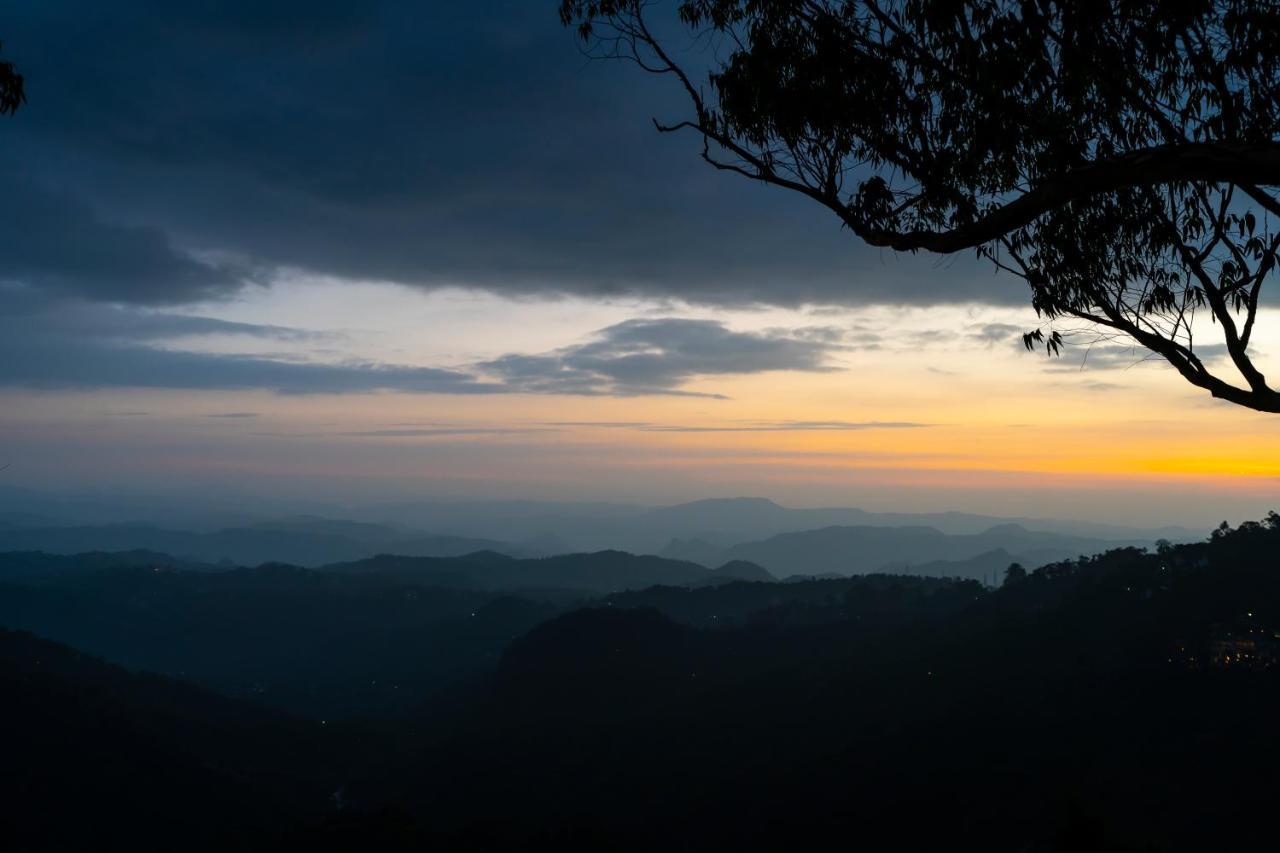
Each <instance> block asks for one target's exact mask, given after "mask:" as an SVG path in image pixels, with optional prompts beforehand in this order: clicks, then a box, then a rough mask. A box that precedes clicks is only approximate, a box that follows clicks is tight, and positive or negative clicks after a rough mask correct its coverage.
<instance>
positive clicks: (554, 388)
mask: <svg viewBox="0 0 1280 853" xmlns="http://www.w3.org/2000/svg"><path fill="white" fill-rule="evenodd" d="M23 306H24V309H25V310H24V311H22V312H19V313H15V314H13V315H9V316H0V385H4V386H13V387H31V388H114V387H137V388H185V389H267V390H271V391H276V392H278V393H282V394H346V393H365V392H372V391H402V392H409V393H423V394H506V393H529V394H578V395H613V396H639V395H645V394H663V395H678V396H701V397H711V398H719V397H721V395H719V394H716V393H714V392H701V391H690V390H687V389H685V388H684V387H683V386H685V385H686V384H687V383H688V382H690V381H691V380H694V379H697V378H700V377H709V376H711V377H713V376H727V375H741V374H751V373H761V372H765V371H771V370H798V371H828V370H833V369H835V368H834V367H833V366H832V365H831V364H830V363H829V359H830V357H831V356H832V355H834V354H835V353H837V352H839V351H842V350H844V349H848V347H846V346H845V345H844V344H842V343H840V342H838V340H836V339H835V338H834V337H833V336H831V335H827V334H823V335H813V334H810V333H808V332H807V331H805V330H802V331H801V333H800V334H798V335H789V334H788V333H786V332H785V331H783V330H770V331H766V332H758V333H757V332H736V331H732V330H730V329H727V328H725V327H724V326H723V325H722V324H720V323H717V322H713V321H708V320H684V319H676V318H663V319H638V320H629V321H626V322H623V323H619V324H617V325H614V326H610V327H609V328H606V329H603V330H602V331H600V332H599V333H598V334H597V335H596V336H595V337H594V338H592V339H591V340H589V341H587V342H586V343H583V344H579V345H577V346H572V347H566V348H564V349H560V350H556V351H553V352H550V353H539V354H518V353H512V354H508V355H504V356H502V357H500V358H497V359H493V360H490V361H485V362H482V363H479V364H476V365H471V366H467V367H462V368H437V367H421V366H411V365H398V364H383V363H376V362H370V361H346V362H340V363H321V362H315V361H304V360H299V359H295V358H291V357H288V356H277V355H262V354H243V353H241V354H228V353H224V352H207V351H193V350H191V349H190V348H181V347H179V346H177V344H178V343H180V342H181V341H182V339H184V338H186V337H189V336H222V337H225V336H228V335H231V336H246V335H247V336H250V337H252V338H256V339H268V340H282V341H291V340H309V339H310V338H312V337H313V336H315V335H316V333H312V332H309V331H306V330H298V329H291V328H287V327H280V326H270V325H255V324H248V323H234V322H227V321H222V320H216V319H211V318H206V317H196V316H187V315H179V314H172V313H165V312H154V311H148V312H143V311H139V310H137V309H122V308H119V307H117V306H110V305H100V304H94V303H85V302H79V301H72V302H68V301H65V300H52V301H49V302H46V303H43V304H41V303H39V301H38V300H35V299H28V300H26V301H24V302H23ZM253 416H254V413H251V412H231V413H224V414H220V415H212V416H211V417H224V418H234V417H253ZM405 426H406V427H412V429H407V430H405V431H402V432H401V434H403V435H417V434H423V433H421V431H420V428H421V426H422V425H420V424H410V425H405ZM380 434H383V435H390V434H392V433H389V432H386V431H383V432H381V433H380Z"/></svg>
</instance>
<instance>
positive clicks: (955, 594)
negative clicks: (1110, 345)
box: [312, 519, 1280, 851]
mask: <svg viewBox="0 0 1280 853" xmlns="http://www.w3.org/2000/svg"><path fill="white" fill-rule="evenodd" d="M1276 521H1277V520H1276V519H1273V520H1272V521H1271V523H1270V525H1269V526H1253V527H1248V528H1246V529H1243V530H1241V531H1238V532H1234V533H1232V534H1230V535H1223V536H1219V537H1218V538H1216V539H1215V540H1214V541H1213V542H1211V543H1207V544H1204V545H1197V546H1188V547H1183V548H1174V549H1169V550H1166V551H1165V552H1163V553H1159V554H1146V553H1143V552H1140V551H1137V550H1121V551H1116V552H1112V553H1111V554H1108V555H1106V556H1104V557H1099V558H1093V559H1089V560H1083V561H1078V562H1070V563H1062V564H1055V565H1052V566H1048V567H1045V568H1044V569H1042V570H1040V571H1038V572H1036V573H1034V574H1033V575H1031V576H1030V577H1029V578H1027V579H1025V580H1022V581H1020V582H1017V581H1015V582H1012V583H1010V584H1009V585H1008V586H1006V587H1005V588H1004V589H1002V590H1001V591H999V592H998V593H995V594H984V593H983V592H982V591H981V589H980V588H979V587H978V586H977V584H974V583H958V584H946V583H941V582H932V583H929V582H926V581H925V580H924V579H904V580H903V582H901V583H893V582H892V581H888V582H885V583H880V584H874V585H870V586H868V585H860V586H857V587H854V588H851V589H850V590H849V591H848V593H847V594H846V595H845V596H844V597H843V598H836V599H835V600H833V601H831V602H830V604H829V605H827V607H826V610H827V618H826V619H825V620H823V619H820V618H817V617H816V614H815V613H814V612H813V609H812V608H810V610H809V616H808V618H806V619H804V620H799V621H797V620H791V621H787V620H781V621H779V620H774V621H772V622H768V621H766V622H764V623H759V622H757V623H756V624H753V625H751V626H748V627H738V628H733V629H730V630H706V629H697V628H693V627H690V626H689V625H686V624H681V623H678V622H675V621H673V620H671V619H670V618H668V617H667V616H664V615H663V614H662V613H659V612H657V611H655V610H629V609H622V608H617V607H607V606H606V607H602V608H594V609H589V610H583V611H577V612H574V613H570V614H566V615H564V616H561V617H559V618H557V619H555V620H553V621H551V622H549V623H547V624H545V625H543V626H540V627H539V628H537V629H536V630H535V631H533V632H531V633H530V634H529V635H527V636H526V637H525V638H523V639H522V640H521V641H519V642H518V643H516V644H513V645H512V646H511V648H510V649H509V650H508V653H507V655H506V656H505V658H504V660H503V664H502V667H501V669H500V673H499V676H498V679H497V681H496V683H495V684H494V686H493V688H492V691H491V693H490V694H489V695H488V697H487V698H486V699H484V700H482V701H480V702H478V703H477V704H476V705H474V706H472V707H469V708H468V710H467V713H466V714H465V715H463V716H462V717H460V718H459V719H457V720H455V721H454V722H453V724H452V725H451V726H448V727H446V728H444V729H442V730H440V731H439V732H438V733H437V735H436V740H435V742H434V745H433V746H432V747H431V748H429V749H427V750H426V751H425V752H423V753H421V754H419V755H417V756H416V757H415V758H413V759H412V760H411V761H409V762H408V763H407V764H406V765H405V766H403V767H401V768H400V769H399V770H397V771H396V772H394V773H391V774H389V775H387V776H384V777H381V778H380V779H369V780H367V781H366V782H365V783H364V784H362V785H355V786H353V788H352V791H353V803H355V804H356V806H355V808H354V809H353V810H351V811H349V812H348V813H347V814H346V815H345V816H344V817H343V818H342V819H341V821H340V824H341V828H342V831H345V832H347V833H351V834H354V835H356V836H358V835H359V834H360V833H361V832H363V831H366V829H369V830H370V831H371V827H373V826H377V825H379V819H376V818H372V817H367V816H362V814H361V808H362V807H366V806H367V807H373V806H374V805H375V804H380V805H385V804H386V803H388V802H390V803H395V804H398V806H399V807H400V808H401V809H403V811H402V812H401V813H400V817H399V820H400V821H401V823H400V824H398V826H399V831H400V832H401V833H402V834H404V835H405V836H406V837H407V838H410V839H411V841H406V847H407V848H410V847H413V846H414V845H426V846H430V845H432V844H435V845H439V846H443V847H448V848H450V849H530V848H532V849H555V850H561V851H564V850H578V849H581V850H588V849H605V848H608V849H635V850H651V849H667V848H671V847H673V846H674V847H677V848H678V849H688V850H721V849H770V850H777V849H816V848H818V847H819V846H821V847H824V848H825V847H827V846H829V845H831V844H833V843H835V844H838V845H839V846H841V847H848V848H851V849H984V850H1009V851H1014V850H1033V851H1035V850H1134V851H1137V850H1205V849H1262V848H1265V847H1268V846H1269V845H1270V840H1271V839H1272V834H1273V825H1272V816H1273V804H1274V801H1275V797H1276V794H1277V788H1276V782H1275V779H1274V768H1275V767H1276V766H1277V763H1278V762H1280V734H1278V733H1277V729H1276V725H1275V721H1274V709H1275V708H1276V707H1277V702H1280V678H1278V677H1277V676H1278V674H1280V670H1278V669H1277V658H1276V648H1275V647H1276V642H1277V637H1276V632H1277V631H1280V570H1278V567H1277V565H1276V554H1277V553H1280V525H1277V523H1276ZM366 822H367V823H366ZM409 827H411V829H410V828H409ZM320 837H321V836H317V838H314V839H312V841H316V842H317V843H318V840H319V838H320Z"/></svg>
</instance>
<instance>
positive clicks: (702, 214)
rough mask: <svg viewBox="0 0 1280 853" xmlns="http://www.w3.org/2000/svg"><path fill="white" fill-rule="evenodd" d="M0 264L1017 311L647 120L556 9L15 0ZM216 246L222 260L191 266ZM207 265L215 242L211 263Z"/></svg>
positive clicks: (70, 279)
mask: <svg viewBox="0 0 1280 853" xmlns="http://www.w3.org/2000/svg"><path fill="white" fill-rule="evenodd" d="M5 28H6V30H5V33H4V39H5V47H6V52H7V53H9V54H10V55H11V57H12V58H13V60H14V61H15V62H17V63H18V64H19V66H20V67H21V68H22V69H23V71H24V73H25V74H26V76H27V78H28V80H29V86H30V90H29V97H30V104H29V106H28V107H27V108H24V109H23V110H22V111H20V112H19V113H18V115H17V116H16V117H15V118H13V119H11V120H7V121H6V123H5V126H4V129H3V132H4V133H5V136H6V146H7V148H8V150H9V152H10V153H9V154H8V155H7V156H6V163H7V164H21V167H20V168H21V174H17V173H16V172H15V168H17V167H14V166H12V165H9V166H6V167H5V168H6V169H7V170H8V171H7V172H6V173H4V174H0V191H3V192H4V193H5V195H6V201H7V203H6V206H5V210H6V212H5V213H3V214H0V216H2V217H4V219H3V222H0V225H3V227H2V228H0V234H3V235H4V236H3V237H0V240H2V241H3V242H0V252H3V253H4V256H5V258H6V261H7V264H6V266H5V271H4V273H3V275H4V276H5V277H6V278H8V279H10V280H17V281H20V282H22V283H24V284H27V285H29V286H33V287H40V288H46V289H49V290H51V291H56V292H58V293H61V294H74V295H77V296H81V297H85V298H93V299H100V300H103V301H111V302H117V303H131V304H147V305H162V304H180V303H184V302H195V301H201V300H207V299H210V298H217V297H219V296H222V295H226V294H227V293H229V292H233V291H234V290H235V289H236V288H238V287H240V286H241V284H242V283H243V282H244V281H246V280H248V279H255V280H267V279H269V278H270V277H271V275H272V271H273V270H276V269H280V268H290V269H302V270H309V271H312V272H316V273H322V274H326V275H333V276H338V277H346V278H356V279H373V280H388V281H396V282H401V283H406V284H410V285H416V286H422V287H435V286H439V285H442V284H465V285H468V286H475V287H481V288H487V289H490V290H493V291H495V292H499V293H506V294H513V295H522V294H530V293H549V292H572V293H578V294H586V295H593V296H614V295H618V294H632V295H642V296H648V297H662V298H668V297H674V298H681V299H686V300H690V301H695V302H704V303H733V304H742V303H755V302H761V303H771V304H779V305H797V304H802V303H830V302H837V303H847V304H858V303H866V302H874V301H885V300H888V301H894V302H908V303H931V302H955V301H966V300H987V301H993V300H994V301H1007V300H1014V301H1020V300H1021V299H1022V298H1023V294H1022V290H1021V288H1020V286H1018V285H1017V284H1016V283H1014V282H1010V281H1006V280H1004V279H1002V278H993V277H992V276H991V275H990V273H989V271H987V270H986V269H985V268H983V267H981V266H979V265H976V264H974V263H972V262H971V261H970V260H969V259H955V260H952V261H948V262H947V265H946V266H945V267H942V266H938V265H937V264H936V263H935V262H934V261H932V260H929V259H925V258H917V259H903V260H900V261H896V260H894V259H893V258H892V256H886V255H884V254H883V253H880V252H877V251H873V250H869V249H867V248H865V247H862V246H860V245H858V244H857V242H856V241H855V240H853V239H852V238H851V237H849V235H847V234H846V233H842V232H841V230H840V227H839V223H838V222H837V221H836V220H835V218H834V217H831V216H830V215H829V214H827V213H825V212H823V211H821V210H818V209H816V207H815V206H813V205H812V204H810V203H808V202H806V201H805V200H803V199H799V198H793V197H790V196H789V195H788V194H786V193H782V192H780V191H770V190H768V189H765V188H762V187H759V186H755V185H753V184H750V183H748V182H745V181H741V180H736V179H734V178H732V177H730V176H725V175H720V174H717V173H714V172H712V171H711V170H709V169H707V168H706V167H705V166H704V165H703V164H702V163H701V162H700V161H699V160H698V157H697V144H696V140H693V139H685V138H671V137H660V136H658V135H656V134H655V133H654V131H653V129H652V127H651V126H650V124H649V119H650V117H651V116H654V115H661V116H670V115H676V114H679V112H680V111H681V109H682V108H683V104H682V102H681V100H680V97H679V96H678V93H676V92H675V91H674V90H673V89H672V88H670V87H669V86H666V85H663V84H664V83H666V82H668V81H661V80H655V79H652V78H649V77H647V76H646V75H644V74H642V73H640V72H638V71H636V70H635V69H634V68H630V67H627V66H624V65H622V64H608V63H590V64H588V63H586V62H585V61H584V60H583V58H582V57H581V56H580V55H579V54H578V52H577V49H576V43H575V41H574V39H573V37H572V35H571V34H570V33H568V32H565V31H564V30H562V29H561V27H560V26H559V24H558V22H557V20H556V16H555V9H554V4H545V3H529V2H526V0H495V2H491V3H485V4H425V3H418V2H411V0H370V2H367V3H362V4H349V3H337V2H333V0H320V2H311V3H306V4H303V3H300V2H295V0H286V2H277V3H270V4H262V3H259V2H250V1H249V0H226V1H225V2H219V3H206V2H198V3H150V2H142V0H135V2H132V3H131V2H124V3H113V4H90V5H88V6H86V5H84V4H78V3H76V4H73V3H72V2H71V0H49V2H46V3H39V4H34V3H33V4H23V5H22V6H21V8H18V9H15V10H11V13H10V14H9V15H8V16H7V17H6V21H5ZM211 258H217V259H219V260H217V261H214V260H210V259H211ZM226 259H235V262H234V263H232V262H229V261H227V260H226Z"/></svg>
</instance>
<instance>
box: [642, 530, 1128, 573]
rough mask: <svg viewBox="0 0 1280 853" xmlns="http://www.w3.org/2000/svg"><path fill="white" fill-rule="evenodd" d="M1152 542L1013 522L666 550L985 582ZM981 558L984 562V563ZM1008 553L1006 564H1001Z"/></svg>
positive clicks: (788, 566) (675, 544) (769, 565)
mask: <svg viewBox="0 0 1280 853" xmlns="http://www.w3.org/2000/svg"><path fill="white" fill-rule="evenodd" d="M1146 544H1149V543H1146V542H1144V541H1141V540H1139V541H1112V540H1106V539H1094V538H1089V537H1083V536H1072V535H1068V534H1061V533H1052V532H1045V531H1036V530H1027V529H1026V528H1025V527H1023V526H1021V525H1019V524H1009V523H1006V524H1000V525H996V526H994V527H991V528H990V529H988V530H985V531H983V532H981V533H977V534H948V533H943V532H941V531H939V530H937V529H935V528H932V527H922V526H912V527H872V526H831V527H823V528H818V529H816V530H804V531H797V532H792V533H779V534H777V535H775V536H771V537H769V538H767V539H759V540H755V541H750V542H742V543H739V544H736V545H731V546H729V547H725V548H717V547H715V546H714V545H712V544H711V543H709V542H706V541H705V540H673V541H672V543H670V545H669V546H668V548H666V549H664V550H663V551H662V553H663V555H664V556H669V557H679V558H681V559H687V560H692V561H696V562H701V563H702V564H703V565H708V564H719V563H724V562H726V561H730V560H745V561H748V562H751V563H755V564H757V565H760V566H763V567H764V568H766V569H768V570H769V571H770V572H772V573H773V574H774V575H777V576H779V577H787V576H789V575H827V574H835V575H844V576H848V575H856V574H869V573H872V572H897V573H904V574H917V573H919V574H928V575H941V574H945V575H950V576H957V577H975V578H978V579H985V578H989V577H990V574H991V572H992V571H996V570H997V569H1002V568H1004V567H1006V566H1008V563H1009V562H1014V561H1017V562H1023V563H1026V564H1027V565H1030V566H1038V565H1042V564H1044V563H1049V562H1053V561H1055V560H1063V559H1068V558H1072V557H1078V556H1081V555H1088V554H1095V553H1100V552H1102V551H1106V550H1108V549H1109V548H1115V547H1121V546H1126V545H1138V546H1142V545H1146ZM980 556H983V557H984V559H983V560H978V559H977V558H979V557H980ZM1006 557H1007V558H1008V560H1007V561H1006V562H1005V563H1004V566H996V565H995V562H996V561H998V560H1004V559H1005V558H1006Z"/></svg>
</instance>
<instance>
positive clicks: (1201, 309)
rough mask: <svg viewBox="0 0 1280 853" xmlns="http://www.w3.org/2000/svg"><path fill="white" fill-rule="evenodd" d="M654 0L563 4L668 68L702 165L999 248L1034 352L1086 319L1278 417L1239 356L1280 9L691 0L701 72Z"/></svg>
mask: <svg viewBox="0 0 1280 853" xmlns="http://www.w3.org/2000/svg"><path fill="white" fill-rule="evenodd" d="M659 8H660V4H658V3H655V2H651V0H563V2H562V3H561V8H560V14H561V18H562V20H563V21H564V22H565V23H566V24H567V25H573V26H576V28H577V30H578V32H579V34H580V35H581V37H582V38H583V39H584V40H585V42H586V43H587V45H588V49H589V50H590V51H591V52H592V53H593V54H595V55H600V56H607V57H613V58H624V59H629V60H633V61H635V62H637V63H638V64H639V65H640V66H641V67H642V68H644V69H645V70H647V71H650V72H653V73H657V74H662V75H668V76H671V77H673V78H675V79H676V80H677V81H678V82H679V84H680V85H681V87H682V88H683V90H684V92H685V94H686V95H687V98H688V102H689V107H690V112H689V114H688V116H687V117H686V118H684V119H683V120H680V121H675V122H672V123H668V124H659V129H660V130H663V131H677V130H691V131H693V132H695V133H698V134H700V135H701V136H702V138H703V140H704V147H703V157H704V159H705V160H707V162H708V163H710V164H711V165H713V166H715V167H716V168H718V169H722V170H726V171H730V172H736V173H739V174H741V175H745V176H747V177H749V178H752V179H756V180H760V181H763V182H765V183H768V184H772V185H775V186H780V187H784V188H786V189H790V190H793V191H795V192H799V193H801V194H803V195H805V196H807V197H808V198H810V199H812V200H813V201H816V202H818V203H819V204H821V205H823V206H824V207H826V208H827V209H829V210H830V211H831V212H833V213H834V214H835V215H836V216H838V217H839V219H840V220H841V222H842V223H843V224H844V226H845V227H847V228H848V229H849V230H850V231H852V232H853V233H854V234H855V235H856V236H858V237H859V238H861V239H862V240H864V241H866V242H867V243H870V244H872V245H875V246H882V247H887V248H891V249H895V250H899V251H908V252H915V251H920V250H924V251H929V252H938V253H954V252H959V251H966V250H972V251H976V252H977V253H978V254H980V255H981V256H982V257H984V258H988V259H990V260H991V261H992V262H993V263H995V264H996V265H997V266H998V267H999V268H1000V269H1002V270H1005V271H1007V272H1010V273H1012V274H1014V275H1017V276H1019V277H1021V278H1022V279H1024V280H1025V281H1026V282H1027V284H1028V285H1029V286H1030V289H1031V300H1032V304H1033V306H1034V308H1035V309H1036V311H1037V312H1038V314H1039V315H1040V316H1041V317H1042V318H1044V320H1045V328H1043V329H1036V330H1035V331H1033V332H1030V333H1029V334H1027V335H1026V336H1025V338H1024V342H1025V343H1026V345H1027V346H1028V348H1033V347H1036V346H1044V347H1045V348H1047V349H1048V350H1049V351H1050V352H1051V353H1058V352H1059V351H1060V349H1061V346H1062V344H1063V341H1064V337H1063V336H1064V334H1071V333H1073V332H1076V333H1078V332H1079V331H1080V329H1085V330H1088V333H1089V334H1094V335H1100V336H1102V337H1105V338H1108V339H1121V340H1125V341H1127V342H1130V343H1135V344H1136V345H1138V346H1141V347H1144V348H1146V349H1148V350H1150V351H1151V352H1153V353H1155V354H1157V355H1158V356H1160V357H1162V358H1164V359H1165V360H1166V361H1168V362H1169V363H1170V364H1171V365H1172V366H1173V367H1174V368H1175V369H1177V371H1178V372H1179V373H1180V374H1181V375H1182V376H1183V377H1184V378H1185V379H1187V380H1188V381H1189V382H1191V383H1192V384H1194V385H1196V386H1198V387H1200V388H1202V389H1205V390H1207V391H1209V392H1210V393H1211V394H1212V395H1213V396H1215V397H1218V398H1221V399H1224V400H1228V401H1230V402H1232V403H1236V404H1239V405H1242V406H1247V407H1250V408H1253V409H1258V410H1261V411H1267V412H1280V393H1278V392H1277V391H1276V390H1275V389H1273V388H1272V387H1270V386H1269V385H1268V384H1267V381H1266V378H1265V377H1264V375H1263V374H1262V372H1261V371H1260V370H1259V369H1258V368H1257V366H1256V365H1255V363H1254V360H1253V356H1252V354H1251V352H1250V344H1251V339H1252V336H1253V332H1254V326H1255V320H1256V317H1257V314H1258V305H1259V298H1260V294H1261V289H1262V286H1263V284H1264V282H1265V281H1266V280H1267V279H1268V278H1269V277H1270V276H1271V274H1272V273H1273V270H1274V268H1275V266H1276V262H1277V250H1280V228H1277V227H1276V225H1275V223H1274V222H1273V221H1272V220H1271V218H1270V217H1271V216H1275V215H1280V199H1277V196H1276V195H1275V194H1274V193H1273V192H1272V190H1271V189H1270V188H1273V187H1276V186H1280V140H1278V138H1277V134H1278V132H1280V5H1278V4H1276V3H1274V2H1263V3H1258V2H1251V1H1250V0H1191V2H1185V3H1167V2H1160V0H1110V2H1102V0H1095V2H1083V3H1081V2H1071V3H1059V2H1051V0H932V1H931V0H681V1H680V2H677V3H676V4H675V6H674V11H675V14H676V15H677V17H678V20H679V22H680V24H681V25H682V27H683V28H685V29H687V30H689V31H692V33H693V34H695V36H696V37H697V41H696V42H695V43H697V44H700V45H704V46H707V49H706V50H704V51H702V52H701V53H700V55H699V57H698V61H707V60H706V57H711V59H710V60H709V61H710V68H709V69H708V70H707V71H706V73H705V75H704V74H702V73H701V72H696V73H695V72H694V71H692V70H690V68H689V67H687V65H686V64H684V63H682V62H681V61H680V58H679V57H678V56H677V55H676V54H675V53H674V52H673V51H672V50H671V49H670V48H669V46H668V44H667V43H666V40H665V39H663V38H661V37H659V36H658V35H656V33H659V32H662V33H670V32H671V28H670V26H666V25H663V24H661V23H659V24H654V23H652V22H651V21H650V17H652V16H654V15H655V14H656V13H657V12H658V11H659ZM1206 318H1207V320H1208V321H1209V323H1210V324H1211V326H1212V328H1213V329H1214V330H1216V331H1213V332H1212V335H1213V337H1215V338H1218V340H1217V341H1216V342H1215V344H1214V346H1212V347H1205V346H1204V344H1203V342H1202V341H1201V340H1200V339H1199V338H1198V337H1197V335H1198V334H1199V333H1201V332H1203V331H1204V330H1205V322H1204V321H1205V319H1206ZM1198 319H1199V320H1200V322H1197V320H1198ZM1219 351H1224V352H1225V354H1226V361H1227V362H1229V364H1230V367H1229V368H1227V371H1228V373H1227V375H1226V376H1224V375H1222V370H1221V368H1219V367H1217V366H1216V365H1215V364H1214V363H1213V359H1212V358H1211V357H1210V356H1213V355H1217V353H1218V352H1219ZM1232 370H1234V373H1235V374H1237V375H1234V376H1233V375H1231V373H1230V371H1232Z"/></svg>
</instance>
